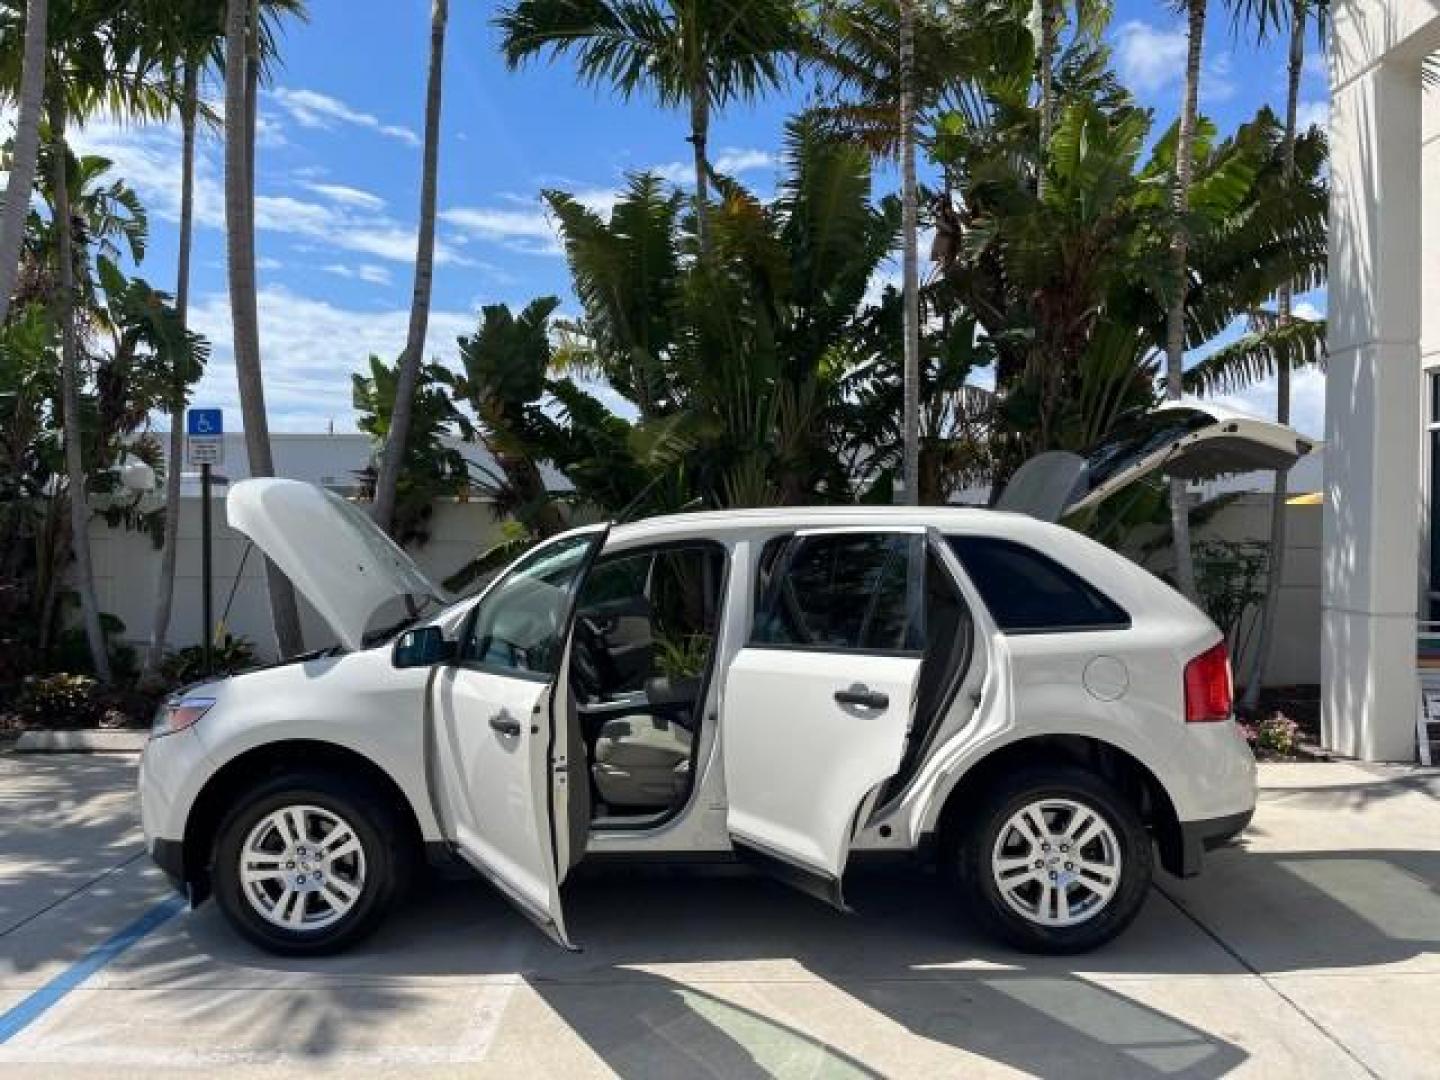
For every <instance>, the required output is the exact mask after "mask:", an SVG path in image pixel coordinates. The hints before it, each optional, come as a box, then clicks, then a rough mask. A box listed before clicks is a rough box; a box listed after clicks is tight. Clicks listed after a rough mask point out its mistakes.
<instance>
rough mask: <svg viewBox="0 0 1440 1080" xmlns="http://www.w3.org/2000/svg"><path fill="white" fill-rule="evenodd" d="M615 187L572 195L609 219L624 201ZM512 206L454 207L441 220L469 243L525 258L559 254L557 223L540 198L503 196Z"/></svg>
mask: <svg viewBox="0 0 1440 1080" xmlns="http://www.w3.org/2000/svg"><path fill="white" fill-rule="evenodd" d="M620 194H621V193H620V192H619V191H618V190H617V189H615V188H599V187H597V188H582V189H579V190H576V191H572V192H570V195H571V197H572V198H573V199H574V200H575V201H576V202H578V203H579V204H580V205H581V206H584V207H586V208H587V209H589V210H592V211H594V212H595V213H597V214H599V215H601V216H602V217H606V216H608V215H609V214H610V211H611V210H613V209H614V207H615V202H616V200H617V199H619V198H620ZM501 199H503V200H504V201H505V202H507V203H509V204H511V205H508V206H452V207H449V208H448V209H445V210H441V211H440V215H439V216H440V220H441V221H443V222H445V224H447V225H449V226H451V227H452V228H453V229H454V230H455V231H456V232H457V233H458V234H459V235H460V236H462V237H464V238H465V239H467V240H478V241H481V242H484V243H492V244H498V245H500V246H501V247H503V248H506V249H507V250H510V251H516V252H519V253H521V254H524V255H559V254H561V253H562V251H563V248H562V246H561V243H560V235H559V232H558V231H557V229H556V228H555V225H554V222H553V221H552V220H551V218H550V215H549V214H548V213H547V212H546V209H545V205H544V203H542V202H541V201H540V199H539V198H537V197H533V196H525V195H514V194H510V195H502V196H501Z"/></svg>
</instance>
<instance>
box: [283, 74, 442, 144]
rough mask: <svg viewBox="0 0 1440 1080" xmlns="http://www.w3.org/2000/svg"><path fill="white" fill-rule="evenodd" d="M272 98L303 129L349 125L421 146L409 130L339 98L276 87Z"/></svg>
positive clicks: (313, 91) (418, 138)
mask: <svg viewBox="0 0 1440 1080" xmlns="http://www.w3.org/2000/svg"><path fill="white" fill-rule="evenodd" d="M271 96H272V97H273V98H274V99H275V100H276V101H277V102H278V103H279V104H280V107H281V108H283V109H284V110H285V111H286V112H287V113H288V114H289V115H290V117H291V118H292V119H293V120H294V121H295V122H296V123H297V124H299V125H300V126H301V127H307V128H319V129H330V128H333V127H335V126H336V125H337V124H349V125H352V126H354V127H361V128H368V129H369V130H371V131H376V132H379V133H380V134H381V135H388V136H389V137H390V138H392V139H399V140H400V141H401V142H403V143H406V144H408V145H410V146H419V145H420V136H418V135H416V134H415V132H413V131H411V130H410V129H409V128H408V127H403V126H401V125H399V124H387V123H384V122H383V121H382V120H381V119H380V118H379V117H377V116H375V115H374V114H373V113H367V112H362V111H360V110H359V109H355V108H352V107H351V106H349V105H347V104H345V102H343V101H341V100H340V99H339V98H334V97H331V96H330V95H329V94H322V93H320V92H319V91H318V90H303V89H300V90H297V89H293V88H291V87H288V86H277V87H276V88H275V90H274V91H273V92H272V94H271Z"/></svg>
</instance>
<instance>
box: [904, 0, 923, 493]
mask: <svg viewBox="0 0 1440 1080" xmlns="http://www.w3.org/2000/svg"><path fill="white" fill-rule="evenodd" d="M900 199H901V233H902V234H903V235H902V244H903V247H904V252H903V256H902V258H903V263H904V265H903V266H902V268H901V274H902V290H903V296H902V299H903V301H904V333H905V371H904V394H905V411H904V470H903V472H904V477H905V502H906V505H909V506H918V505H919V502H920V256H919V252H918V250H917V246H918V231H919V226H918V221H917V218H918V217H919V206H918V205H917V203H918V202H919V198H918V196H917V194H916V190H915V3H914V0H900Z"/></svg>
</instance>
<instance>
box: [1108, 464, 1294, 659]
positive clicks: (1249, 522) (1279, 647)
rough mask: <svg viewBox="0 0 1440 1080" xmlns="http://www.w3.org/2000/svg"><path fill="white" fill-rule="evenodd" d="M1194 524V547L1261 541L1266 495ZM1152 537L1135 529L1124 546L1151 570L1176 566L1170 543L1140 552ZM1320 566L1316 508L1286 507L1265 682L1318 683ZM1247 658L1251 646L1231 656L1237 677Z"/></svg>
mask: <svg viewBox="0 0 1440 1080" xmlns="http://www.w3.org/2000/svg"><path fill="white" fill-rule="evenodd" d="M1192 528H1193V532H1192V534H1191V538H1192V540H1193V541H1194V543H1195V545H1196V546H1197V547H1199V546H1201V545H1203V544H1204V543H1206V542H1207V541H1211V540H1219V541H1225V542H1230V543H1235V542H1245V541H1250V542H1258V543H1265V542H1267V541H1268V540H1269V538H1270V497H1269V495H1268V494H1262V493H1251V494H1244V495H1240V496H1238V497H1236V498H1235V499H1233V500H1232V501H1230V502H1229V503H1227V504H1226V505H1225V506H1224V507H1222V508H1221V509H1220V510H1218V511H1216V512H1215V513H1214V515H1213V516H1210V517H1208V518H1206V519H1205V520H1204V521H1203V522H1197V523H1195V524H1194V525H1193V526H1192ZM1154 535H1155V533H1154V532H1147V533H1137V534H1136V535H1135V536H1134V537H1133V538H1132V539H1131V543H1130V544H1129V545H1127V546H1126V550H1127V553H1129V554H1130V555H1131V556H1132V557H1133V558H1137V561H1139V562H1141V563H1143V564H1144V565H1145V566H1146V567H1148V568H1149V569H1151V570H1152V571H1155V572H1156V573H1163V572H1166V571H1168V570H1169V569H1170V568H1171V567H1172V566H1173V565H1174V558H1173V553H1172V551H1171V548H1170V545H1169V544H1168V543H1166V544H1163V545H1162V546H1161V548H1160V550H1158V551H1155V552H1153V553H1151V554H1150V555H1149V556H1148V557H1141V556H1139V552H1141V551H1142V550H1143V548H1144V546H1145V544H1146V541H1148V540H1150V539H1152V538H1153V536H1154ZM1320 569H1321V512H1320V507H1318V506H1289V507H1287V508H1286V522H1285V578H1284V580H1283V581H1282V582H1281V585H1280V607H1279V610H1278V611H1277V612H1276V615H1275V646H1274V648H1273V649H1272V650H1271V653H1270V663H1269V665H1268V667H1267V668H1266V675H1265V683H1266V685H1270V686H1292V685H1300V684H1309V685H1313V684H1315V683H1318V682H1319V681H1320ZM1262 585H1263V583H1262ZM1257 615H1258V611H1257ZM1249 644H1250V646H1251V647H1252V648H1253V646H1254V645H1255V640H1254V634H1253V632H1252V634H1251V635H1250V639H1249ZM1250 659H1251V657H1250V650H1249V649H1246V650H1245V651H1244V653H1243V654H1242V655H1240V656H1236V657H1235V658H1234V660H1235V671H1236V673H1237V674H1238V675H1241V676H1243V675H1244V674H1245V673H1246V672H1248V671H1249V670H1250V668H1249V664H1250Z"/></svg>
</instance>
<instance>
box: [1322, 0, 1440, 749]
mask: <svg viewBox="0 0 1440 1080" xmlns="http://www.w3.org/2000/svg"><path fill="white" fill-rule="evenodd" d="M1331 19H1332V22H1331V30H1330V79H1331V90H1332V104H1331V121H1330V135H1331V140H1332V147H1331V179H1332V202H1331V210H1330V302H1329V317H1330V369H1329V380H1328V383H1329V385H1328V391H1327V402H1326V406H1327V416H1326V424H1325V436H1326V469H1325V510H1324V555H1323V564H1322V574H1321V577H1322V596H1323V599H1322V604H1323V616H1322V633H1321V641H1322V644H1321V668H1322V673H1323V678H1322V695H1323V696H1322V717H1323V723H1324V739H1325V741H1326V743H1327V744H1328V745H1330V746H1331V747H1332V748H1334V749H1336V750H1339V751H1342V752H1344V753H1348V754H1353V755H1355V756H1357V757H1361V758H1364V759H1367V760H1406V761H1409V760H1413V759H1414V755H1415V715H1416V708H1417V685H1418V682H1417V677H1416V662H1415V656H1416V652H1415V646H1416V629H1417V627H1416V622H1417V618H1419V619H1425V620H1430V619H1440V559H1437V555H1440V530H1436V529H1433V528H1432V527H1431V522H1432V521H1433V514H1434V512H1435V511H1436V510H1437V509H1440V499H1436V498H1435V497H1434V496H1433V493H1434V492H1437V491H1440V469H1437V468H1436V464H1437V463H1436V454H1435V447H1436V445H1437V443H1440V434H1437V433H1436V432H1437V430H1440V88H1437V87H1435V86H1433V85H1430V86H1427V85H1426V82H1427V80H1426V78H1425V77H1424V76H1423V75H1422V70H1423V68H1424V66H1425V64H1426V62H1427V57H1434V56H1435V55H1436V53H1437V50H1440V0H1335V3H1334V4H1332V5H1331ZM1430 62H1431V63H1433V62H1434V61H1433V60H1431V61H1430ZM1426 432H1428V433H1429V434H1428V435H1425V434H1424V433H1426ZM1422 435H1423V436H1424V437H1423V441H1422ZM1417 447H1424V449H1423V451H1422V452H1421V453H1417V452H1416V449H1417ZM1422 552H1423V557H1422Z"/></svg>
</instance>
